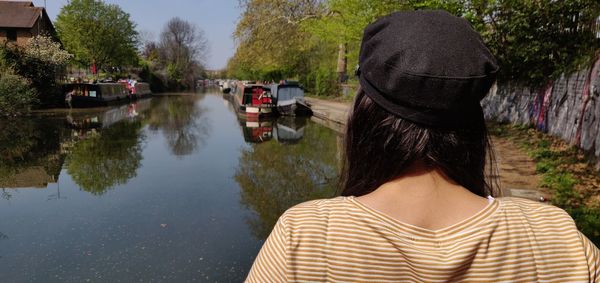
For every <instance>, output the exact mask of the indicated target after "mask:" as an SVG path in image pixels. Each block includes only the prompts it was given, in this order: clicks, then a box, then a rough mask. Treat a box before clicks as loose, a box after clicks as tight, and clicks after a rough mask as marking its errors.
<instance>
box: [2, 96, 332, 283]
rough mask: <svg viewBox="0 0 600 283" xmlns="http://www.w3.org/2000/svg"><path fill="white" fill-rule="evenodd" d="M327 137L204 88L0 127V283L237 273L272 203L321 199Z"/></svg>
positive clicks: (231, 276)
mask: <svg viewBox="0 0 600 283" xmlns="http://www.w3.org/2000/svg"><path fill="white" fill-rule="evenodd" d="M339 144H340V138H339V136H338V135H337V134H336V133H335V132H333V131H332V130H329V129H327V128H324V127H322V126H320V125H318V124H316V123H314V122H312V121H311V120H310V119H307V118H296V119H294V118H286V119H277V120H266V121H245V120H243V119H240V118H238V117H237V115H236V114H235V112H234V111H233V108H232V107H231V106H230V104H229V102H228V101H227V100H226V99H224V97H223V95H222V94H220V93H219V92H218V91H216V90H209V91H204V92H201V93H196V94H180V95H169V96H157V97H154V98H152V99H147V100H141V101H138V102H137V103H135V104H130V105H123V106H115V107H111V108H105V109H91V110H84V111H82V110H73V111H64V112H52V113H41V114H37V115H36V116H34V117H31V118H27V119H21V120H19V121H18V122H12V123H5V122H3V123H1V124H0V188H1V189H0V281H2V282H134V281H139V282H174V281H199V282H216V281H218V282H239V281H242V280H243V279H244V278H245V275H246V273H247V272H248V270H249V268H250V266H251V264H252V262H253V260H254V257H255V256H256V254H257V253H258V250H259V249H260V247H261V245H262V243H263V241H264V239H265V238H266V237H267V236H268V234H269V232H270V230H271V228H272V226H273V225H274V224H275V221H276V220H277V218H278V217H279V215H280V214H281V213H282V212H283V211H285V210H286V209H287V208H289V207H290V206H292V205H294V204H297V203H299V202H302V201H306V200H309V199H315V198H323V197H331V196H333V195H334V194H335V185H336V182H337V175H336V174H337V170H338V164H339V154H338V146H339Z"/></svg>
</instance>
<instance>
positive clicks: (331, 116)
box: [306, 97, 550, 200]
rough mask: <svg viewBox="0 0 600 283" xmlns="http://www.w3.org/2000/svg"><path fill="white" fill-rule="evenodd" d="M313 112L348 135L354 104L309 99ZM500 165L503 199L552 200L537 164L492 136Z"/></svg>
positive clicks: (315, 117)
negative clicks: (347, 121)
mask: <svg viewBox="0 0 600 283" xmlns="http://www.w3.org/2000/svg"><path fill="white" fill-rule="evenodd" d="M306 103H307V104H308V106H309V107H310V108H311V109H312V111H313V117H312V120H313V121H314V122H316V123H319V124H322V125H324V126H326V127H329V128H331V129H333V130H335V131H337V132H339V133H343V132H344V127H345V124H346V120H347V117H348V114H349V113H350V106H351V105H352V103H351V102H340V101H332V100H325V99H319V98H315V97H306ZM492 144H493V147H494V155H495V159H496V164H497V171H498V175H497V176H492V178H497V179H496V180H497V181H498V182H499V185H500V188H501V191H502V196H514V197H522V198H527V199H532V200H540V199H542V198H543V199H546V200H547V199H549V197H550V195H549V193H548V192H547V191H546V190H544V189H543V188H540V187H539V183H540V180H541V176H540V175H539V174H537V173H536V171H535V162H534V161H533V159H532V158H531V157H529V155H527V153H526V152H525V151H524V150H522V149H520V148H519V147H518V146H517V145H516V144H515V143H514V142H513V141H511V140H509V139H507V138H503V137H497V136H492Z"/></svg>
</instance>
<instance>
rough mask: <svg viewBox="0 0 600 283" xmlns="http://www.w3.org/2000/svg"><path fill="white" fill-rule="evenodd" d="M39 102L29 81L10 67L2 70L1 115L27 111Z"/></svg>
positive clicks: (0, 74) (0, 75) (0, 83)
mask: <svg viewBox="0 0 600 283" xmlns="http://www.w3.org/2000/svg"><path fill="white" fill-rule="evenodd" d="M36 102H37V98H36V91H35V90H34V89H33V88H32V87H31V85H30V83H29V81H28V80H27V79H25V78H23V77H21V76H19V75H16V74H14V73H13V72H11V70H9V69H4V70H0V117H2V116H9V117H10V116H16V115H20V114H23V113H26V112H28V111H29V109H30V108H31V105H32V104H34V103H36Z"/></svg>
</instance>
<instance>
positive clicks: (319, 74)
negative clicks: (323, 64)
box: [300, 68, 340, 96]
mask: <svg viewBox="0 0 600 283" xmlns="http://www.w3.org/2000/svg"><path fill="white" fill-rule="evenodd" d="M300 81H301V82H302V85H303V86H304V87H305V88H306V90H307V92H309V93H310V94H313V95H319V96H337V95H338V94H339V93H340V90H339V85H338V83H337V74H336V73H335V72H333V71H332V70H329V69H326V68H320V69H317V70H315V71H312V72H310V73H309V74H308V75H306V76H302V77H301V80H300Z"/></svg>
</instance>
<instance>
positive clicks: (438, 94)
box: [247, 11, 600, 282]
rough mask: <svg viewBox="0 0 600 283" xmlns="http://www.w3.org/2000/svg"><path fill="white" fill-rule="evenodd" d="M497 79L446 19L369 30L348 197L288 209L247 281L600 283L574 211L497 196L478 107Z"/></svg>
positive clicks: (410, 20)
mask: <svg viewBox="0 0 600 283" xmlns="http://www.w3.org/2000/svg"><path fill="white" fill-rule="evenodd" d="M497 70H498V66H497V64H496V61H495V59H494V58H493V56H492V55H491V53H490V52H489V50H488V49H487V48H486V47H485V45H484V44H483V42H482V40H481V38H480V36H479V35H478V34H477V33H476V32H475V31H474V30H473V29H472V27H471V26H470V25H469V24H468V22H466V21H465V20H462V19H460V18H457V17H454V16H452V15H450V14H448V13H446V12H443V11H416V12H399V13H394V14H391V15H389V16H386V17H384V18H382V19H380V20H378V21H376V22H375V23H373V24H371V25H369V26H368V27H367V28H366V30H365V33H364V36H363V42H362V45H361V51H360V56H359V70H358V72H357V73H358V75H359V80H360V85H361V90H359V92H358V95H357V97H356V101H355V104H354V107H353V111H352V114H351V115H350V117H349V120H348V125H347V133H346V162H345V168H344V170H343V180H344V182H343V192H342V196H341V197H337V198H333V199H325V200H316V201H309V202H306V203H303V204H300V205H297V206H295V207H293V208H291V209H289V210H288V211H286V212H285V213H284V215H282V216H281V218H280V219H279V221H278V222H277V224H276V225H275V228H274V229H273V232H272V233H271V235H270V236H269V238H268V239H267V241H266V242H265V244H264V246H263V248H262V250H261V251H260V253H259V255H258V257H257V259H256V261H255V263H254V265H253V267H252V270H251V271H250V274H249V275H248V279H247V280H248V281H250V282H285V281H311V282H312V281H345V282H348V281H356V282H400V281H402V282H405V281H426V282H448V281H477V282H482V281H494V282H497V281H507V282H515V281H520V282H539V281H549V282H557V281H569V282H574V281H577V282H588V281H592V282H600V274H599V272H600V252H599V251H598V249H597V248H596V247H595V246H594V245H593V244H592V243H591V242H590V241H589V240H588V239H587V238H586V237H585V236H583V235H582V234H581V233H579V232H578V231H577V228H576V227H575V224H574V223H573V220H572V219H571V218H570V217H569V215H568V214H567V213H565V212H564V211H563V210H561V209H559V208H556V207H553V206H550V205H546V204H541V203H537V202H533V201H528V200H522V199H513V198H498V199H494V198H493V197H492V196H494V195H495V194H496V192H495V190H494V186H492V185H491V184H489V183H488V182H486V179H485V174H484V171H485V169H486V168H488V169H489V168H490V167H489V166H486V155H488V154H489V152H490V151H491V149H490V148H489V139H488V135H487V131H486V126H485V123H484V118H483V111H482V108H481V105H480V100H481V99H482V98H483V97H484V96H485V94H486V93H487V92H488V90H489V88H490V86H491V85H492V84H493V82H494V80H495V74H496V72H497ZM487 160H493V158H488V159H487Z"/></svg>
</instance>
